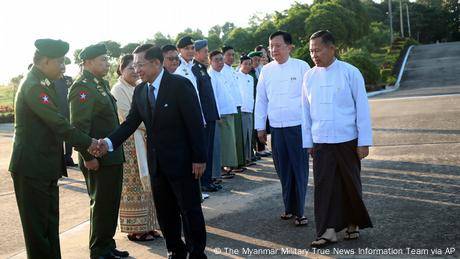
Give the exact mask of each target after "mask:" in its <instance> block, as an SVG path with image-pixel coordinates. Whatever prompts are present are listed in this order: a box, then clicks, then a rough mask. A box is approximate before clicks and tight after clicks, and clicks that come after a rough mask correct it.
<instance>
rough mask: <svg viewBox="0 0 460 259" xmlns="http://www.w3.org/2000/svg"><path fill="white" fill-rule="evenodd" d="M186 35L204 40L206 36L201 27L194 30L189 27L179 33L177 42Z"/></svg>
mask: <svg viewBox="0 0 460 259" xmlns="http://www.w3.org/2000/svg"><path fill="white" fill-rule="evenodd" d="M184 36H190V37H192V39H193V40H202V39H204V38H205V37H204V35H203V32H202V31H201V30H200V29H196V30H192V29H190V28H187V29H185V30H184V31H183V32H179V34H177V36H176V42H177V41H179V39H180V38H182V37H184Z"/></svg>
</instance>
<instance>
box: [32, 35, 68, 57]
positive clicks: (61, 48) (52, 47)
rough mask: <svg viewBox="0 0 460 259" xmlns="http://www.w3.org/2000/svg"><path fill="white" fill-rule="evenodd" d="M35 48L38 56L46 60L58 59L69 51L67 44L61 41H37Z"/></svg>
mask: <svg viewBox="0 0 460 259" xmlns="http://www.w3.org/2000/svg"><path fill="white" fill-rule="evenodd" d="M35 47H36V48H37V50H36V51H37V52H38V53H39V54H40V55H42V56H45V57H48V58H60V57H63V56H64V55H65V54H66V53H67V52H68V51H69V43H67V42H65V41H62V40H53V39H38V40H36V41H35Z"/></svg>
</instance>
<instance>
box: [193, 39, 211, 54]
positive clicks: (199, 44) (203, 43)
mask: <svg viewBox="0 0 460 259" xmlns="http://www.w3.org/2000/svg"><path fill="white" fill-rule="evenodd" d="M206 46H208V40H197V41H195V50H196V51H198V50H200V49H202V48H204V47H206Z"/></svg>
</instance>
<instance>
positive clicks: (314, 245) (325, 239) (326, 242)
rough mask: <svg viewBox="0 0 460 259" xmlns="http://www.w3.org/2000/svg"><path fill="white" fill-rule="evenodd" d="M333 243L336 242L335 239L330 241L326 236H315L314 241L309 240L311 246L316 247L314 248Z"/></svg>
mask: <svg viewBox="0 0 460 259" xmlns="http://www.w3.org/2000/svg"><path fill="white" fill-rule="evenodd" d="M318 241H324V242H318ZM315 242H316V243H315ZM335 243H337V241H332V240H330V239H328V238H325V237H320V238H317V239H316V240H315V241H313V242H311V244H310V246H311V247H316V248H321V247H325V246H328V245H332V244H335Z"/></svg>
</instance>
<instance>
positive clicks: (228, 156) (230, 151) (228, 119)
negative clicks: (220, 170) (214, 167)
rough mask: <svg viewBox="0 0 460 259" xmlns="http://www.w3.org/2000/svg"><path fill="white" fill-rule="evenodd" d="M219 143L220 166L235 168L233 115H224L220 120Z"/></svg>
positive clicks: (236, 160) (236, 163)
mask: <svg viewBox="0 0 460 259" xmlns="http://www.w3.org/2000/svg"><path fill="white" fill-rule="evenodd" d="M218 123H219V127H220V143H221V154H220V155H221V161H222V166H230V167H237V166H238V158H237V156H236V144H235V143H236V140H235V119H234V114H225V115H222V116H221V118H220V121H219V122H218Z"/></svg>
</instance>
